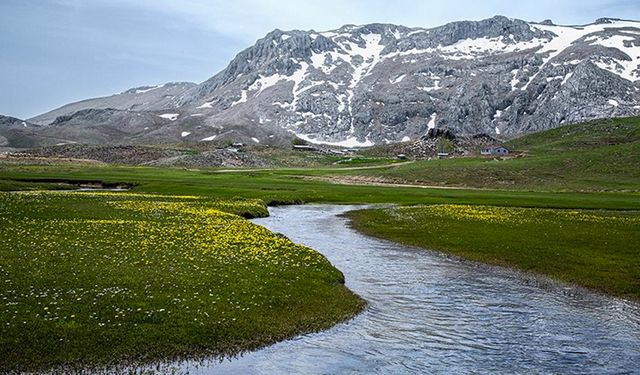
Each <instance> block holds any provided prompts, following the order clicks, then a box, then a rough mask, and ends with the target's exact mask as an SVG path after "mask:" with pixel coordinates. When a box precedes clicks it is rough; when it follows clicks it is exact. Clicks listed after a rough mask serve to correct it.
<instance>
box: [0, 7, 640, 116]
mask: <svg viewBox="0 0 640 375" xmlns="http://www.w3.org/2000/svg"><path fill="white" fill-rule="evenodd" d="M496 14H501V15H505V16H508V17H514V18H520V19H524V20H530V21H540V20H543V19H546V18H550V19H552V20H553V21H554V22H555V23H557V24H585V23H590V22H592V21H594V20H595V19H596V18H599V17H605V16H606V17H618V18H626V19H640V0H536V1H513V0H488V1H482V0H460V1H455V0H447V1H444V0H439V1H432V0H394V1H389V0H323V1H302V0H231V1H230V0H225V1H220V0H0V114H4V115H10V116H15V117H19V118H29V117H32V116H35V115H37V114H39V113H42V112H45V111H48V110H50V109H53V108H55V107H58V106H60V105H62V104H65V103H68V102H71V101H76V100H80V99H86V98H89V97H95V96H104V95H110V94H112V93H116V92H121V91H124V90H126V89H128V88H131V87H136V86H142V85H150V84H159V83H164V82H170V81H193V82H201V81H204V80H205V79H207V78H209V77H210V76H212V75H214V74H215V73H217V72H218V71H220V70H221V69H223V68H224V67H225V66H226V64H227V63H228V62H229V61H230V60H231V59H232V58H233V56H234V55H235V54H236V53H238V52H239V51H241V50H242V49H244V48H246V47H248V46H250V45H252V44H253V43H254V42H255V40H256V39H258V38H261V37H262V36H264V35H265V34H266V33H267V32H269V31H271V30H273V29H275V28H279V29H282V30H289V29H303V30H309V29H314V30H316V31H321V30H329V29H335V28H338V27H340V26H342V25H344V24H365V23H372V22H384V23H396V24H402V25H406V26H422V27H433V26H439V25H441V24H444V23H447V22H450V21H458V20H480V19H484V18H488V17H491V16H494V15H496Z"/></svg>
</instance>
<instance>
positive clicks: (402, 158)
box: [396, 154, 407, 160]
mask: <svg viewBox="0 0 640 375" xmlns="http://www.w3.org/2000/svg"><path fill="white" fill-rule="evenodd" d="M396 158H398V160H407V155H405V154H398V155H396Z"/></svg>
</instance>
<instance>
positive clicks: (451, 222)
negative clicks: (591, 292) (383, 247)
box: [348, 204, 640, 300]
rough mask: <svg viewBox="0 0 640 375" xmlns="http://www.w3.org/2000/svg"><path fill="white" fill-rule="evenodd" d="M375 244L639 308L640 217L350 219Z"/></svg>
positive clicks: (473, 210) (471, 210) (489, 214)
mask: <svg viewBox="0 0 640 375" xmlns="http://www.w3.org/2000/svg"><path fill="white" fill-rule="evenodd" d="M348 216H349V217H350V218H351V219H353V225H354V226H355V228H357V229H359V230H361V231H363V232H365V233H367V234H370V235H374V236H377V237H381V238H386V239H390V240H394V241H398V242H402V243H405V244H409V245H413V246H419V247H424V248H430V249H435V250H439V251H443V252H447V253H451V254H455V255H458V256H461V257H464V258H467V259H472V260H477V261H481V262H486V263H491V264H497V265H504V266H511V267H516V268H519V269H522V270H525V271H531V272H535V273H540V274H544V275H549V276H551V277H554V278H556V279H559V280H562V281H566V282H571V283H576V284H579V285H583V286H586V287H588V288H592V289H595V290H599V291H603V292H606V293H610V294H613V295H617V296H622V297H628V298H632V299H635V300H640V247H638V246H637V244H638V243H640V212H638V211H627V212H616V211H596V210H554V209H535V208H516V207H494V206H474V205H451V204H449V205H432V206H417V207H403V208H392V209H385V210H366V211H357V212H352V213H349V214H348Z"/></svg>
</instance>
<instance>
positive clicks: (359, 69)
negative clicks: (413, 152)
mask: <svg viewBox="0 0 640 375" xmlns="http://www.w3.org/2000/svg"><path fill="white" fill-rule="evenodd" d="M639 80H640V22H633V21H622V20H612V19H600V20H598V21H597V22H595V23H593V24H590V25H584V26H557V25H553V24H552V23H551V22H550V21H545V22H542V23H531V22H525V21H521V20H515V19H508V18H505V17H500V16H498V17H494V18H491V19H487V20H483V21H479V22H468V21H465V22H454V23H451V24H447V25H444V26H441V27H437V28H433V29H423V28H407V27H403V26H396V25H386V24H371V25H364V26H352V25H348V26H344V27H342V28H340V29H338V30H333V31H326V32H315V31H287V32H284V31H280V30H275V31H273V32H271V33H269V34H268V35H266V36H265V37H264V38H262V39H260V40H258V41H257V42H256V44H255V45H254V46H252V47H250V48H248V49H246V50H244V51H242V52H240V53H239V54H238V55H237V56H236V58H235V59H233V61H231V63H230V64H229V66H228V67H227V68H226V69H224V70H223V71H221V72H220V73H218V74H216V75H215V76H213V77H212V78H210V79H208V80H207V81H205V82H203V83H201V84H199V85H193V84H183V85H182V86H176V87H174V88H173V89H172V90H173V91H171V93H170V94H168V95H167V96H162V97H161V98H156V99H157V100H155V101H154V100H147V99H148V98H147V97H145V95H147V96H148V95H149V93H150V92H151V93H153V91H155V90H160V89H158V88H139V89H134V90H132V91H131V92H129V91H128V92H125V93H123V94H121V95H120V96H119V97H118V98H117V100H116V99H114V98H113V97H111V98H110V100H109V101H108V102H105V101H104V100H103V101H100V100H98V102H95V101H94V102H90V103H86V102H81V103H84V104H83V105H82V106H81V107H82V108H80V109H87V108H116V109H120V110H126V111H129V115H131V116H133V113H134V112H136V113H139V112H145V113H153V115H154V116H155V117H151V119H154V120H151V119H150V120H148V121H150V122H151V123H152V122H154V121H155V120H157V118H158V117H160V118H161V119H163V120H167V121H170V123H171V129H173V131H168V130H167V131H158V126H152V125H149V126H146V127H148V128H149V129H147V130H148V131H151V130H150V129H154V130H153V131H155V133H154V134H155V135H151V134H147V133H145V131H144V127H141V128H140V129H138V128H136V129H138V130H139V132H140V133H139V134H138V133H136V134H137V135H136V139H138V140H139V141H147V140H148V141H152V140H157V139H163V138H170V137H177V139H182V138H185V137H186V138H188V139H189V140H203V141H204V140H212V139H223V138H225V134H226V138H229V137H235V138H238V137H240V138H241V139H242V140H245V139H246V140H249V141H250V142H251V141H253V142H263V143H269V142H272V141H273V140H274V139H283V138H286V137H287V136H291V135H293V134H295V135H297V136H298V137H300V138H303V139H306V140H309V141H312V142H324V143H331V144H339V145H344V146H357V145H371V144H374V143H389V142H398V141H403V140H404V141H406V140H409V139H417V138H419V137H421V136H423V135H424V134H426V133H427V132H428V131H429V129H432V128H439V129H447V130H449V131H451V132H453V133H456V134H460V135H473V134H482V133H484V134H490V135H492V136H498V137H511V136H515V135H518V134H521V133H525V132H531V131H537V130H543V129H547V128H550V127H554V126H558V125H560V124H565V123H574V122H580V121H584V120H590V119H596V118H603V117H618V116H629V115H640V81H639ZM158 92H160V91H158ZM122 95H124V96H122ZM141 103H145V104H141ZM77 108H79V107H78V105H77V104H73V105H70V106H69V107H68V108H66V109H65V107H63V108H61V109H59V110H57V111H56V112H55V113H54V115H53V116H52V113H49V114H45V115H42V116H39V117H37V118H36V119H33V121H34V122H36V123H40V124H42V123H48V122H50V121H49V120H51V121H53V118H55V117H56V116H61V115H67V114H69V113H68V112H70V111H73V110H74V109H75V110H77ZM154 111H155V112H154ZM163 112H164V113H163ZM168 112H171V113H168ZM171 114H174V115H177V116H176V117H175V118H174V119H170V118H169V117H168V115H171ZM135 115H136V116H138V114H135ZM65 121H66V122H67V123H68V119H65V118H64V117H63V118H61V119H60V121H58V122H57V123H58V125H57V126H62V125H63V124H64V123H65ZM118 122H122V119H119V120H118ZM74 126H80V124H79V123H76V124H75V125H74ZM140 126H142V125H140ZM160 127H161V126H160ZM183 128H184V129H186V130H182V129H183ZM185 132H188V133H189V134H188V135H187V136H184V134H185ZM178 135H180V136H178ZM243 137H244V138H243Z"/></svg>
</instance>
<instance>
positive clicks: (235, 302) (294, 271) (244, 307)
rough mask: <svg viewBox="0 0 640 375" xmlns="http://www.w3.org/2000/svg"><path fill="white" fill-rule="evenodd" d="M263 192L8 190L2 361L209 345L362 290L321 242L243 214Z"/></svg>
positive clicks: (309, 326) (259, 337) (256, 335)
mask: <svg viewBox="0 0 640 375" xmlns="http://www.w3.org/2000/svg"><path fill="white" fill-rule="evenodd" d="M236 214H237V215H243V216H250V217H256V216H265V215H267V214H268V212H267V210H266V207H265V205H264V203H262V201H260V200H211V199H206V198H202V197H196V196H159V195H152V194H131V193H67V192H64V193H62V192H46V193H44V192H30V193H9V194H8V193H3V194H0V275H1V277H0V299H2V304H1V305H0V372H2V371H35V370H43V369H48V368H53V367H58V368H62V369H69V368H78V367H82V368H87V367H90V368H91V367H94V368H95V366H104V365H111V366H113V365H122V364H129V365H137V364H146V363H150V362H153V361H158V360H160V361H161V360H163V359H186V358H207V357H210V356H220V355H231V354H235V353H238V352H240V351H243V350H248V349H254V348H257V347H260V346H263V345H266V344H269V343H272V342H275V341H278V340H281V339H284V338H287V337H290V336H292V335H296V334H299V333H303V332H310V331H316V330H320V329H324V328H327V327H329V326H331V325H333V324H335V323H336V322H337V321H340V320H344V319H347V318H349V317H351V316H353V315H354V314H355V313H357V312H358V311H359V310H360V309H361V308H362V306H363V302H362V301H361V300H360V299H359V298H358V297H357V296H355V295H353V294H352V293H351V292H349V291H348V290H347V289H346V288H345V287H344V286H343V285H342V284H341V281H342V280H343V276H342V274H341V273H340V272H339V271H338V270H336V269H335V268H334V267H332V266H331V264H330V263H329V262H328V261H327V260H326V258H324V257H323V256H322V255H321V254H319V253H317V252H315V251H313V250H311V249H309V248H306V247H303V246H299V245H295V244H293V243H292V242H291V241H289V240H288V239H286V238H283V237H281V236H277V235H275V234H273V233H271V232H269V231H268V230H266V229H265V228H263V227H261V226H258V225H254V224H252V223H251V222H249V221H247V220H245V219H243V218H241V217H239V216H237V215H236Z"/></svg>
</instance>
